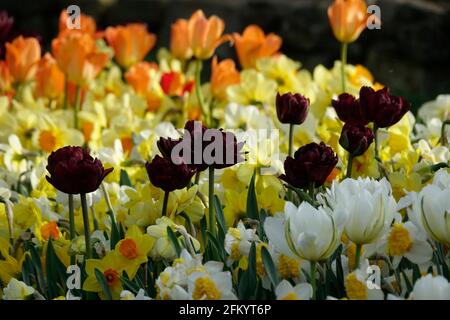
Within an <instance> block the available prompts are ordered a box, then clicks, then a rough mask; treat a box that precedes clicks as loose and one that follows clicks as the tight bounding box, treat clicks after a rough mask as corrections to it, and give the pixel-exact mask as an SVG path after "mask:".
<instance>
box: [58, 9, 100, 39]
mask: <svg viewBox="0 0 450 320" xmlns="http://www.w3.org/2000/svg"><path fill="white" fill-rule="evenodd" d="M68 19H70V17H69V15H68V14H67V11H66V10H63V11H61V14H60V15H59V34H62V33H64V32H66V31H74V30H78V31H81V32H82V33H88V34H90V35H94V34H95V30H96V29H97V25H96V24H95V20H94V19H93V18H92V17H90V16H88V15H85V14H80V29H69V28H67V21H68Z"/></svg>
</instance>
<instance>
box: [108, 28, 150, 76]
mask: <svg viewBox="0 0 450 320" xmlns="http://www.w3.org/2000/svg"><path fill="white" fill-rule="evenodd" d="M105 37H106V40H107V41H108V44H109V45H110V46H111V47H112V48H113V49H114V56H115V59H116V61H117V62H118V63H119V64H120V65H121V66H122V67H124V68H129V67H130V66H132V65H133V64H135V63H138V62H141V61H142V60H143V59H144V58H145V56H146V55H147V53H148V52H149V51H150V50H151V49H152V48H153V47H154V45H155V42H156V36H155V35H154V34H153V33H149V32H148V31H147V27H146V25H145V24H139V23H130V24H128V25H126V26H118V27H109V28H107V29H106V31H105Z"/></svg>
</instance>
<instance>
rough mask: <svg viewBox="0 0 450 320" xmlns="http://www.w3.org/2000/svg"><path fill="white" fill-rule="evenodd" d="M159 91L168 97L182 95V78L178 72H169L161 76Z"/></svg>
mask: <svg viewBox="0 0 450 320" xmlns="http://www.w3.org/2000/svg"><path fill="white" fill-rule="evenodd" d="M159 84H160V86H161V89H162V90H163V91H164V93H165V94H167V95H169V96H179V95H181V94H182V93H183V84H184V76H183V74H182V73H180V72H176V71H170V72H165V73H163V74H162V75H161V80H160V81H159Z"/></svg>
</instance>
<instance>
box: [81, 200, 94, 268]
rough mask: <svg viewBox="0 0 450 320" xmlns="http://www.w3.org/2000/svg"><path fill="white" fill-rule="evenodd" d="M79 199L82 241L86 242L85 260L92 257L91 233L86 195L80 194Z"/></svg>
mask: <svg viewBox="0 0 450 320" xmlns="http://www.w3.org/2000/svg"><path fill="white" fill-rule="evenodd" d="M80 198H81V210H82V211H83V224H84V239H85V242H86V255H85V256H86V259H90V258H91V257H92V254H91V233H90V227H89V211H88V206H87V200H86V193H80Z"/></svg>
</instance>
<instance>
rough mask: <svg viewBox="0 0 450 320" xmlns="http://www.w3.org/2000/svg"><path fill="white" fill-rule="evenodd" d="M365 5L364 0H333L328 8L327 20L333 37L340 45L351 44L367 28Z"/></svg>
mask: <svg viewBox="0 0 450 320" xmlns="http://www.w3.org/2000/svg"><path fill="white" fill-rule="evenodd" d="M368 18H369V14H368V12H367V5H366V3H365V1H364V0H335V1H334V3H333V4H332V5H331V6H329V7H328V19H329V21H330V25H331V28H332V29H333V33H334V36H335V37H336V39H338V40H339V41H340V42H342V43H352V42H354V41H356V40H357V39H358V37H359V35H360V34H361V33H362V32H363V31H364V29H365V28H366V26H367V19H368Z"/></svg>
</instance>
